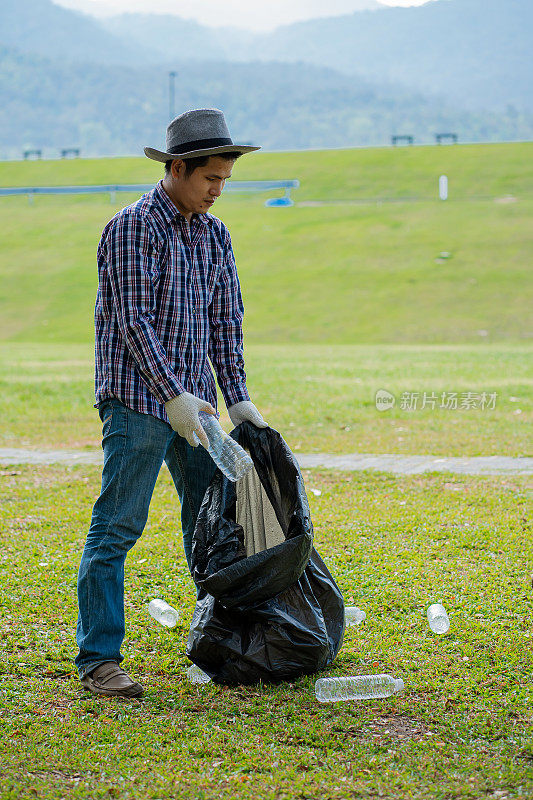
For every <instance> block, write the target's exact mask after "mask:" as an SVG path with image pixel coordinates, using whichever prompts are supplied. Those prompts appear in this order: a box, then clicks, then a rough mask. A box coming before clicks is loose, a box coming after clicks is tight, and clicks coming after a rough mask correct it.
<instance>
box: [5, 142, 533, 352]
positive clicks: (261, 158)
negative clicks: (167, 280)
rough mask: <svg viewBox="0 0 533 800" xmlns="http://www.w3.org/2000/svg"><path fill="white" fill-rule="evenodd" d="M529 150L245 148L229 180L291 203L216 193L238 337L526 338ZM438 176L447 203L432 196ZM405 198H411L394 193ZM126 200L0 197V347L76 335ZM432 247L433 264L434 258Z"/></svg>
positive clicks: (64, 167) (532, 162)
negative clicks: (251, 151)
mask: <svg viewBox="0 0 533 800" xmlns="http://www.w3.org/2000/svg"><path fill="white" fill-rule="evenodd" d="M532 152H533V144H531V143H525V144H501V145H465V146H460V145H459V146H453V147H416V148H408V149H407V148H405V149H402V148H398V149H393V148H381V149H358V150H332V151H308V152H298V153H258V154H255V155H254V156H253V157H252V156H249V157H246V158H243V159H242V160H241V161H239V162H237V164H236V165H235V169H234V179H241V180H244V179H260V178H263V179H268V178H298V179H299V180H300V182H301V188H300V189H299V190H298V191H297V192H295V193H294V199H295V200H296V206H295V207H293V208H289V209H268V208H265V207H264V205H263V201H264V199H265V196H259V195H257V196H256V195H238V194H235V195H232V194H227V195H225V196H224V197H223V198H221V200H219V201H218V203H217V206H215V213H217V214H218V215H219V216H220V217H221V218H222V219H224V221H225V222H226V223H227V224H228V225H229V227H230V230H231V232H232V237H233V242H234V247H235V251H236V255H237V260H238V265H239V274H240V277H241V283H242V287H243V294H244V299H245V305H246V318H245V324H246V333H247V341H248V342H250V343H251V342H264V343H270V342H279V343H281V342H316V343H318V342H320V343H323V344H325V343H331V344H334V343H335V344H337V343H338V344H340V343H343V344H349V343H361V342H368V343H379V342H387V343H390V342H397V343H401V342H404V343H417V342H419V343H423V342H424V343H445V342H476V341H477V342H480V341H485V342H486V341H504V340H508V341H509V340H511V341H520V340H525V339H528V338H530V337H531V335H532V332H533V325H532V323H531V303H530V302H529V300H528V297H527V291H526V287H527V285H528V282H529V281H530V264H531V244H532V242H531V239H532V229H531V224H530V220H531V213H532V211H533V159H532V158H531V155H532ZM443 173H444V174H447V175H448V177H449V182H450V199H449V200H448V201H446V202H442V201H439V200H438V199H437V196H436V194H437V181H438V176H439V175H440V174H443ZM160 174H161V170H160V168H159V165H157V164H156V163H153V162H150V161H149V160H148V159H142V158H139V159H126V158H122V159H99V160H84V159H81V160H76V161H45V162H32V163H29V162H27V163H21V162H4V163H1V164H0V185H3V186H8V185H19V186H26V185H50V184H56V185H60V184H76V183H80V184H83V183H108V182H109V183H114V182H124V183H133V182H150V181H156V180H157V179H158V177H159V176H160ZM409 198H415V199H409ZM134 199H135V198H134V197H133V196H128V195H118V198H117V202H116V204H114V205H111V204H110V202H109V197H108V196H105V195H102V196H100V197H98V196H95V197H91V196H73V197H39V198H37V199H36V200H35V202H34V203H33V204H29V203H28V201H27V199H26V198H24V197H21V198H0V223H1V225H2V229H3V231H4V237H3V248H2V253H1V255H0V276H1V278H2V282H1V286H2V289H1V291H0V339H2V340H4V341H21V342H29V341H36V342H40V341H44V342H46V341H50V342H80V343H83V342H90V341H91V338H92V309H93V303H94V295H95V291H96V268H95V250H96V245H97V243H98V239H99V236H100V232H101V229H102V227H103V226H104V224H105V223H106V221H107V220H108V219H109V218H110V217H111V216H112V215H113V213H114V212H115V211H116V210H117V209H118V208H120V207H121V206H122V205H126V204H127V203H128V202H131V201H132V200H134ZM442 252H446V253H449V254H450V256H449V257H444V258H443V257H440V254H441V253H442Z"/></svg>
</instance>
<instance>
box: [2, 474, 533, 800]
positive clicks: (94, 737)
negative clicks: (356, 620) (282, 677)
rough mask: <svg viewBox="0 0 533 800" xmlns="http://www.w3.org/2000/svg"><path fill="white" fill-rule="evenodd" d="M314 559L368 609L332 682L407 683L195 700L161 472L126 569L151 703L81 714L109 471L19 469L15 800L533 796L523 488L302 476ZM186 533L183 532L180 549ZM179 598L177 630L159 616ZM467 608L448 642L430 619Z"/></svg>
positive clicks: (302, 683) (5, 779) (10, 623)
mask: <svg viewBox="0 0 533 800" xmlns="http://www.w3.org/2000/svg"><path fill="white" fill-rule="evenodd" d="M304 478H305V480H306V486H307V487H308V489H310V488H317V489H320V490H321V492H322V493H321V495H320V496H319V497H315V496H314V495H313V494H312V493H311V492H309V501H310V506H311V512H312V518H313V521H314V524H315V531H316V546H317V549H318V550H319V552H320V553H321V554H322V555H323V556H324V558H325V560H326V562H327V564H328V566H329V567H330V569H331V570H332V571H333V573H334V575H335V576H336V578H337V580H338V582H339V584H340V587H341V589H342V591H343V593H344V596H345V598H346V600H347V601H348V602H350V603H354V604H356V605H358V606H359V607H361V608H363V609H364V610H365V611H366V612H367V622H366V624H364V625H363V626H361V627H360V628H357V629H352V630H350V631H348V633H347V636H346V639H345V643H344V645H343V647H342V649H341V652H340V654H339V656H338V657H337V659H336V661H335V664H334V665H333V667H332V668H331V669H330V670H329V673H330V674H337V675H349V674H364V673H379V672H389V673H392V674H393V675H394V676H396V677H402V678H403V679H404V681H405V691H404V693H402V694H400V695H397V696H395V697H393V698H390V699H387V700H383V701H372V702H361V703H356V702H352V703H338V704H319V703H318V702H317V701H316V700H315V699H314V694H313V682H314V679H315V676H310V677H304V678H302V679H300V680H298V681H296V683H295V684H283V685H281V686H268V685H260V686H254V687H249V688H248V687H247V688H244V687H243V688H237V689H228V688H226V687H218V686H215V685H209V686H207V687H195V686H192V685H190V684H188V682H187V680H186V676H185V670H186V667H187V659H186V658H185V656H184V650H185V644H186V637H187V632H188V625H189V621H190V617H191V614H192V610H193V602H194V600H193V588H192V585H191V581H190V579H189V578H188V576H187V574H186V567H185V561H184V555H183V548H182V545H181V541H180V535H179V524H178V519H179V515H178V501H177V498H176V495H175V493H174V490H173V488H172V486H171V481H170V477H169V475H168V473H167V472H166V471H165V472H163V473H162V474H161V476H160V478H159V481H158V484H157V486H156V491H155V495H154V501H153V503H152V508H151V512H150V518H149V522H148V526H147V529H146V531H145V534H144V535H143V537H142V539H141V540H140V541H139V543H138V544H137V545H136V547H135V548H134V550H133V551H132V552H131V554H130V556H129V559H128V562H127V581H126V583H127V590H126V609H127V618H128V631H127V639H126V642H125V645H124V652H125V654H126V655H127V658H126V661H125V667H126V668H127V669H129V670H131V672H132V673H133V674H134V675H135V676H136V677H138V678H139V679H140V680H142V682H143V683H144V684H145V686H146V689H147V692H146V696H145V698H143V699H141V700H135V701H114V700H103V699H94V698H92V697H91V696H85V695H84V694H83V692H82V691H81V690H80V686H79V683H78V681H77V678H76V676H75V674H74V672H73V667H72V663H71V658H72V657H73V656H74V655H75V652H76V651H75V645H74V641H73V631H74V624H75V619H76V599H75V590H74V586H75V579H76V571H77V566H78V562H79V557H80V552H81V548H82V545H83V541H84V535H85V531H86V528H87V525H88V522H89V517H90V510H91V504H92V502H93V501H94V498H95V497H96V495H97V493H98V489H99V472H98V470H97V469H96V468H81V467H76V468H71V469H64V468H39V469H35V468H30V467H17V468H14V469H6V468H4V469H3V470H2V473H1V475H0V480H1V482H2V483H1V487H2V489H1V491H2V498H3V502H2V506H1V510H0V515H1V534H0V536H1V539H2V541H1V551H0V587H1V589H0V592H1V603H0V609H1V611H0V613H1V626H0V652H1V660H0V686H1V691H0V719H1V725H2V730H3V736H2V737H1V743H0V748H1V751H0V763H1V765H2V766H1V768H0V797H2V798H3V800H7V798H9V800H15V798H16V800H19V798H32V797H38V798H41V799H42V800H45V799H46V798H50V800H52V799H53V800H56V798H76V797H79V798H89V797H90V798H91V799H92V798H109V797H111V798H112V797H115V798H121V800H122V799H123V800H126V799H129V798H135V799H136V800H137V798H138V800H150V799H153V800H157V799H158V798H165V799H166V798H187V800H189V798H202V799H203V800H211V798H212V800H217V799H218V798H257V797H260V798H269V799H270V798H272V800H274V798H275V799H276V800H281V798H291V800H292V798H308V799H309V800H311V798H313V799H316V800H324V798H378V797H380V798H385V799H386V800H395V799H396V798H401V799H402V800H403V799H404V798H416V799H420V800H430V799H433V798H435V800H437V799H438V800H450V798H465V799H466V798H469V799H470V800H478V798H481V797H494V798H504V797H505V798H515V797H523V798H527V797H531V796H532V794H533V712H532V703H533V682H532V669H531V664H532V653H531V641H532V638H531V637H532V636H533V628H532V625H531V581H530V571H531V566H532V558H533V545H532V537H531V527H530V522H529V521H528V519H527V506H528V503H530V499H531V492H530V491H529V493H528V489H527V484H526V481H525V479H523V478H509V479H505V480H496V479H485V478H483V479H480V478H473V477H461V478H460V479H457V478H455V477H450V476H443V475H435V474H433V475H427V476H417V477H406V478H397V477H394V478H393V477H391V476H389V475H387V474H382V473H379V474H369V473H358V474H353V475H349V476H348V475H345V474H342V473H336V472H333V471H313V472H305V473H304ZM176 534H178V535H176ZM155 596H162V597H164V598H166V599H167V600H168V601H169V602H171V603H172V604H173V605H175V606H176V607H177V608H178V609H179V610H180V613H181V622H180V624H179V626H178V627H177V628H176V629H174V630H173V631H168V630H166V629H163V628H162V627H160V626H158V624H157V623H156V622H155V621H153V620H152V619H151V617H149V616H148V614H147V611H146V603H147V602H148V601H149V600H150V599H151V598H152V597H155ZM435 600H442V601H443V602H444V604H445V605H446V607H447V608H448V610H449V613H450V618H451V630H450V633H449V634H448V635H447V636H444V637H437V636H435V635H434V634H432V633H431V632H430V630H429V628H428V626H427V622H426V621H425V618H424V610H425V608H426V607H427V605H428V603H430V602H432V601H435Z"/></svg>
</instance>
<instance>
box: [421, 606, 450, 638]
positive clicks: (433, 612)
mask: <svg viewBox="0 0 533 800" xmlns="http://www.w3.org/2000/svg"><path fill="white" fill-rule="evenodd" d="M427 617H428V623H429V627H430V628H431V630H432V631H433V633H438V634H442V633H448V631H449V630H450V618H449V617H448V614H447V612H446V609H445V608H444V606H443V605H442V603H433V604H432V605H430V607H429V608H428V610H427Z"/></svg>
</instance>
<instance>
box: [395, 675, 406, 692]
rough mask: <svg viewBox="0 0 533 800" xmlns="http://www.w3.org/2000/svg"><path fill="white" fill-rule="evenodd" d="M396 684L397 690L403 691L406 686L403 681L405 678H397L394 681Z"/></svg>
mask: <svg viewBox="0 0 533 800" xmlns="http://www.w3.org/2000/svg"><path fill="white" fill-rule="evenodd" d="M394 684H395V691H396V692H403V690H404V688H405V684H404V682H403V680H402V679H401V678H396V680H395V681H394Z"/></svg>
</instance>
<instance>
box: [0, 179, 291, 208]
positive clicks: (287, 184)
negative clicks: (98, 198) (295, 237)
mask: <svg viewBox="0 0 533 800" xmlns="http://www.w3.org/2000/svg"><path fill="white" fill-rule="evenodd" d="M299 185H300V181H298V180H288V181H230V182H229V183H227V184H226V186H225V188H224V192H268V191H271V190H273V189H285V197H287V198H290V192H291V189H297V188H298V186H299ZM153 188H154V184H153V183H117V184H103V185H101V186H0V196H2V197H6V196H10V195H27V197H28V200H29V201H30V202H32V201H33V198H34V197H35V196H36V195H40V194H109V197H110V201H111V202H112V203H113V202H114V201H115V198H116V193H117V192H130V193H132V194H133V193H135V194H138V193H139V192H140V193H143V192H149V191H151V190H152V189H153Z"/></svg>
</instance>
